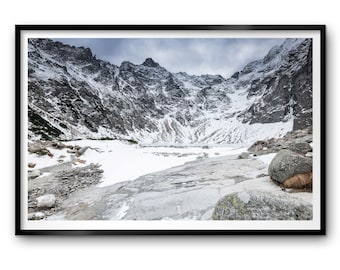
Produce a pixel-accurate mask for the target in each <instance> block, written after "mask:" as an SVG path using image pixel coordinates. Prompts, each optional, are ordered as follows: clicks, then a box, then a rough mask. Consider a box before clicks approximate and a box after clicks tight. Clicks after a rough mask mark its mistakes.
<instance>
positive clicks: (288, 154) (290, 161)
mask: <svg viewBox="0 0 340 270" xmlns="http://www.w3.org/2000/svg"><path fill="white" fill-rule="evenodd" d="M312 168H313V160H312V159H311V158H308V157H304V156H302V155H299V154H297V153H295V152H293V151H291V150H281V151H280V152H279V153H278V154H277V155H276V156H275V157H274V159H273V160H272V162H271V163H270V165H269V168H268V174H269V176H270V177H271V178H272V179H273V180H275V181H277V182H279V183H281V184H284V182H285V181H286V180H287V179H289V178H291V177H293V176H295V175H297V174H304V173H310V172H312Z"/></svg>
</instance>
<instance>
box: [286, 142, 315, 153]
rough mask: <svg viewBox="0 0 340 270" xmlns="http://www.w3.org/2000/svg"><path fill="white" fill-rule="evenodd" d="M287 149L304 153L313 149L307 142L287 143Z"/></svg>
mask: <svg viewBox="0 0 340 270" xmlns="http://www.w3.org/2000/svg"><path fill="white" fill-rule="evenodd" d="M289 149H290V150H292V151H293V152H296V153H299V154H306V153H308V152H312V151H313V149H312V147H311V146H310V144H309V143H307V142H298V143H292V144H291V145H289Z"/></svg>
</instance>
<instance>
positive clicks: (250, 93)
mask: <svg viewBox="0 0 340 270" xmlns="http://www.w3.org/2000/svg"><path fill="white" fill-rule="evenodd" d="M15 42H16V123H15V126H16V167H15V169H16V183H15V184H16V194H15V200H16V209H15V211H16V228H15V232H16V234H18V235H22V234H26V235H41V234H68V235H75V234H105V235H110V234H112V235H120V234H123V235H124V234H127V235H136V234H147V235H151V234H156V235H163V234H166V235H208V234H209V235H249V234H260V235H265V234H271V235H277V234H289V235H324V234H325V190H326V189H325V185H326V182H325V181H326V179H325V91H326V89H325V85H326V83H325V26H324V25H17V26H16V41H15Z"/></svg>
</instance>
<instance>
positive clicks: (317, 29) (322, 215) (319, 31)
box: [15, 25, 326, 235]
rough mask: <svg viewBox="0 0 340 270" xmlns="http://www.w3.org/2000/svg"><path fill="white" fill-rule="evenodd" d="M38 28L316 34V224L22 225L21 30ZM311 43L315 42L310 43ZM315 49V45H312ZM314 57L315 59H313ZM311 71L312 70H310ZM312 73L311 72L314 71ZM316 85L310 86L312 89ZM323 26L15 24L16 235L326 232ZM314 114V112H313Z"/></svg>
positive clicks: (319, 233)
mask: <svg viewBox="0 0 340 270" xmlns="http://www.w3.org/2000/svg"><path fill="white" fill-rule="evenodd" d="M39 31H45V32H46V31H48V32H50V33H53V32H56V31H59V32H61V31H65V32H68V31H79V32H86V31H102V32H105V31H125V32H132V31H165V32H167V31H172V32H176V31H179V32H181V31H193V32H195V31H227V32H228V31H239V32H243V31H253V32H254V33H258V32H271V33H274V32H275V33H278V35H279V34H280V33H281V32H287V31H288V32H296V31H299V32H304V33H312V32H313V33H315V34H316V35H319V44H318V48H320V51H319V55H320V59H319V60H318V61H319V63H320V66H319V72H318V73H319V74H317V75H318V76H319V86H318V89H316V91H319V94H320V102H319V103H320V111H319V112H314V111H313V113H314V114H315V113H318V114H319V117H320V126H319V129H313V134H315V133H319V137H320V176H319V177H320V180H321V181H320V192H319V201H318V204H319V208H318V209H319V211H320V212H319V215H318V216H319V220H318V224H319V226H318V228H313V229H304V228H301V229H275V228H273V229H261V228H254V229H249V228H247V229H222V230H221V229H217V230H213V229H149V228H140V229H107V228H105V229H100V228H96V227H94V228H92V229H78V228H71V229H70V228H69V227H67V228H66V227H65V228H63V227H61V228H60V229H59V228H58V229H41V228H35V229H30V228H25V227H24V226H23V221H24V220H23V217H22V214H23V212H24V211H26V209H24V208H23V205H22V203H23V200H24V199H23V198H24V196H26V194H25V192H24V190H23V181H24V180H23V164H22V161H23V159H22V155H23V151H25V150H26V145H25V144H24V143H23V121H24V119H23V117H22V113H23V110H22V99H23V93H22V89H23V88H22V87H23V83H22V77H23V76H25V75H24V74H22V67H23V61H22V60H23V54H22V51H23V50H22V46H23V39H24V38H23V34H24V33H35V32H39ZM313 45H314V44H313ZM313 49H314V48H313ZM313 60H314V59H313ZM313 72H314V71H313ZM313 75H314V73H313ZM314 91H315V89H313V93H314ZM325 107H326V26H325V25H16V26H15V234H16V235H325V234H326V171H325V169H326V166H325V164H326V152H325V151H326V136H325V135H326V134H325V132H326V111H325ZM313 117H314V116H313Z"/></svg>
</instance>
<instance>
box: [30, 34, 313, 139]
mask: <svg viewBox="0 0 340 270" xmlns="http://www.w3.org/2000/svg"><path fill="white" fill-rule="evenodd" d="M28 46H29V47H28V107H29V108H28V113H29V127H28V128H29V136H30V137H32V138H33V137H42V138H43V139H48V140H51V139H54V138H66V139H77V138H100V137H111V138H113V137H114V138H129V139H130V138H133V139H135V140H137V141H139V142H144V143H169V144H176V143H182V144H183V143H184V144H191V143H197V144H206V143H248V142H253V141H254V140H256V139H264V138H263V134H266V135H267V136H268V137H275V136H278V135H283V134H285V132H287V131H289V130H291V129H293V128H294V129H299V128H305V127H309V126H311V124H312V122H311V121H312V120H311V119H312V117H311V113H312V71H311V66H312V65H311V61H312V58H311V55H312V44H311V39H287V40H285V41H284V42H283V44H282V45H280V46H276V47H274V48H272V49H271V50H270V51H269V52H268V54H267V55H266V56H265V57H264V58H263V59H258V60H256V61H253V62H251V63H249V64H247V65H246V66H245V67H244V68H243V69H242V70H240V71H238V72H237V73H235V74H234V75H233V76H232V77H231V78H229V79H225V78H223V77H222V76H220V75H201V76H196V75H189V74H187V73H185V72H178V73H171V72H169V71H168V70H166V69H165V68H163V67H161V66H160V65H159V64H158V63H156V62H155V61H154V60H153V59H151V58H147V59H146V60H145V61H144V62H143V64H141V65H136V64H133V63H130V62H128V61H124V62H123V63H122V64H121V65H120V66H116V65H113V64H111V63H109V62H107V61H102V60H100V59H96V57H95V56H94V55H93V54H92V52H91V50H90V49H88V48H83V47H74V46H69V45H64V44H63V43H61V42H55V41H53V40H50V39H29V42H28Z"/></svg>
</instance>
